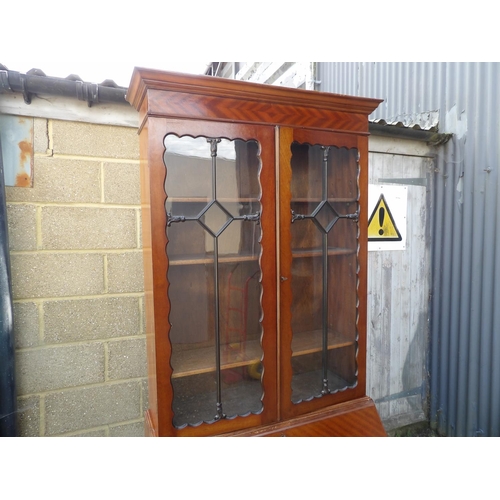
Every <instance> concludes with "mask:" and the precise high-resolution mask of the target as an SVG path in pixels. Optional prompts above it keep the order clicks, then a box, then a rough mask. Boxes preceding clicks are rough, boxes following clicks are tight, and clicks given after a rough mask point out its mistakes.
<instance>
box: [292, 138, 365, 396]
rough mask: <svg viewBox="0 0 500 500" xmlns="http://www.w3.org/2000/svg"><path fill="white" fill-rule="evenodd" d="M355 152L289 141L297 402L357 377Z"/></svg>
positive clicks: (293, 362)
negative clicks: (290, 149)
mask: <svg viewBox="0 0 500 500" xmlns="http://www.w3.org/2000/svg"><path fill="white" fill-rule="evenodd" d="M357 176H358V167H357V151H356V150H347V149H345V148H340V149H339V148H336V147H333V146H332V147H323V146H320V145H309V144H298V143H294V144H293V145H292V205H291V209H292V225H291V236H292V255H293V263H292V294H293V299H292V334H293V338H292V351H293V358H292V401H293V402H294V403H299V402H300V401H305V400H310V399H312V398H314V397H321V396H322V395H323V394H328V393H331V392H335V391H337V390H340V389H344V388H346V387H349V386H352V385H354V384H355V383H356V341H357V338H356V317H357V310H356V308H357V295H356V284H357V275H356V273H357V234H358V233H357V231H358V227H357V220H356V219H357V216H356V212H357V206H358V205H357V199H358V188H357Z"/></svg>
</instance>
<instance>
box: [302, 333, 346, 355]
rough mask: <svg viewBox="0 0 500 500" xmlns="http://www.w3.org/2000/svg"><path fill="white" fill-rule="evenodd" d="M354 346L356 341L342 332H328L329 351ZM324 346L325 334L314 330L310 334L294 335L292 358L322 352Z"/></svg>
mask: <svg viewBox="0 0 500 500" xmlns="http://www.w3.org/2000/svg"><path fill="white" fill-rule="evenodd" d="M352 344H354V340H352V339H349V338H348V337H347V336H346V335H343V334H342V333H340V332H336V331H333V330H330V331H329V332H328V350H331V349H339V348H340V347H347V346H349V345H352ZM322 345H323V332H322V331H321V330H313V331H310V332H300V333H294V334H293V339H292V356H303V355H305V354H313V353H315V352H320V351H321V350H322Z"/></svg>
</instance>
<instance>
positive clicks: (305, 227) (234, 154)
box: [127, 68, 385, 436]
mask: <svg viewBox="0 0 500 500" xmlns="http://www.w3.org/2000/svg"><path fill="white" fill-rule="evenodd" d="M127 100H128V101H129V102H130V103H131V104H132V105H133V106H134V107H135V108H136V109H137V110H138V111H139V120H140V126H139V134H140V152H141V200H142V201H141V204H142V237H143V254H144V272H145V310H146V335H147V351H148V378H149V409H148V411H147V412H146V416H145V422H146V424H145V426H146V434H147V435H151V436H214V435H218V436H220V435H229V436H264V435H268V436H381V435H385V431H384V428H383V426H382V423H381V421H380V418H379V416H378V414H377V411H376V408H375V405H374V403H373V401H372V400H371V399H370V398H368V397H367V396H366V367H365V365H366V279H367V272H366V266H367V179H368V175H367V167H368V115H369V114H370V113H371V112H372V111H373V110H374V109H375V108H376V107H377V106H378V104H379V103H380V102H381V101H379V100H376V99H366V98H358V97H349V96H341V95H335V94H329V93H321V92H313V91H306V90H300V89H289V88H283V87H275V86H270V85H261V84H253V83H248V82H241V81H235V80H227V79H221V78H215V77H208V76H193V75H183V74H178V73H168V72H162V71H156V70H148V69H141V68H135V69H134V73H133V75H132V79H131V83H130V87H129V89H128V93H127Z"/></svg>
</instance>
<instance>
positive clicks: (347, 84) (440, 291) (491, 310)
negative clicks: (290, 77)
mask: <svg viewBox="0 0 500 500" xmlns="http://www.w3.org/2000/svg"><path fill="white" fill-rule="evenodd" d="M317 77H318V79H319V80H320V81H321V84H320V90H322V91H326V92H337V93H343V94H353V95H359V96H367V97H377V98H383V99H385V102H384V103H383V104H381V105H380V106H379V108H378V109H377V110H376V112H375V113H374V114H373V115H372V117H371V118H372V119H382V118H383V119H385V120H387V121H403V122H405V123H420V124H421V125H422V126H427V125H430V124H432V123H431V122H433V120H435V119H438V121H439V130H440V132H446V133H453V134H454V136H453V139H452V140H451V141H449V142H448V143H447V144H446V145H444V146H443V147H442V148H440V149H439V153H438V156H437V158H436V161H435V166H436V169H435V173H434V182H433V186H434V192H433V195H432V203H431V212H432V213H431V220H432V227H431V240H432V290H431V294H432V295H431V325H430V336H431V346H430V364H429V370H430V374H431V381H430V398H431V400H430V419H431V424H432V425H433V426H435V427H436V428H437V430H438V431H439V432H440V433H441V434H444V435H448V436H499V435H500V289H499V288H500V241H499V239H500V231H499V229H500V228H499V225H500V217H499V216H497V213H498V206H497V197H498V196H499V194H500V193H499V176H498V169H499V156H500V142H499V141H500V107H499V105H500V100H499V96H498V89H499V88H500V64H499V63H425V62H422V63H318V75H317Z"/></svg>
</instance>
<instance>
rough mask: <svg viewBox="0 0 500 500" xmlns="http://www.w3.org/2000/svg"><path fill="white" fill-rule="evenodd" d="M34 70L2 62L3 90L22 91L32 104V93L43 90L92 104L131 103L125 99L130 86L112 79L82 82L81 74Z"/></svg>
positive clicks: (42, 92) (0, 75) (0, 78)
mask: <svg viewBox="0 0 500 500" xmlns="http://www.w3.org/2000/svg"><path fill="white" fill-rule="evenodd" d="M34 73H38V74H30V72H28V73H27V74H24V73H19V72H18V71H9V70H8V69H6V68H5V67H4V66H2V65H0V93H5V92H20V93H22V94H23V96H24V102H25V103H26V104H31V98H32V96H33V95H37V94H42V95H57V96H64V97H72V98H76V99H78V100H80V101H86V102H87V103H88V105H89V107H90V106H92V104H94V103H102V102H115V103H122V104H126V105H127V106H130V104H129V103H128V102H127V101H126V100H125V94H126V93H127V89H126V88H124V87H118V86H117V85H116V84H115V83H114V82H112V81H110V80H106V81H105V82H103V83H100V84H98V83H88V82H83V81H81V80H80V79H79V77H73V78H57V77H51V76H45V75H44V74H43V73H42V72H41V71H38V70H35V71H34ZM40 73H41V74H40Z"/></svg>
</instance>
